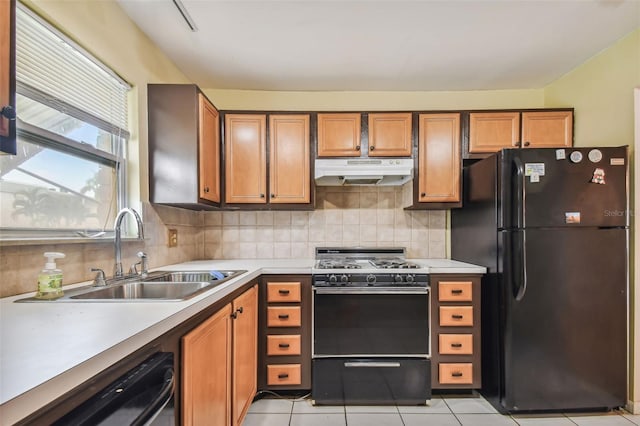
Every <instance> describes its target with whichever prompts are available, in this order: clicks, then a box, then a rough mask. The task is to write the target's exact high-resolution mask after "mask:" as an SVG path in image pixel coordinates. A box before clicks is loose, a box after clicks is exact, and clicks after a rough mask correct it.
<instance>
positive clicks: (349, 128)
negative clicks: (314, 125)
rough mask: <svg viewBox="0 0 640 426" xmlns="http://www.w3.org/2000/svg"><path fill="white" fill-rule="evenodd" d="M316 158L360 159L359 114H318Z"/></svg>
mask: <svg viewBox="0 0 640 426" xmlns="http://www.w3.org/2000/svg"><path fill="white" fill-rule="evenodd" d="M318 157H360V114H359V113H339V114H318Z"/></svg>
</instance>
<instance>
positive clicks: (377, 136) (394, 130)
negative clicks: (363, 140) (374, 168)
mask: <svg viewBox="0 0 640 426" xmlns="http://www.w3.org/2000/svg"><path fill="white" fill-rule="evenodd" d="M410 156H411V113H393V114H369V157H410Z"/></svg>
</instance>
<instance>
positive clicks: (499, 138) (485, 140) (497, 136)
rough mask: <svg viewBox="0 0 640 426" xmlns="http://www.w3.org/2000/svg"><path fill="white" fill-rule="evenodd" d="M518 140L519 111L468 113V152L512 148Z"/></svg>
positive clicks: (516, 144)
mask: <svg viewBox="0 0 640 426" xmlns="http://www.w3.org/2000/svg"><path fill="white" fill-rule="evenodd" d="M519 141H520V113H519V112H479V113H475V112H472V113H470V114H469V152H470V153H486V152H496V151H500V150H501V149H502V148H513V147H516V146H518V142H519Z"/></svg>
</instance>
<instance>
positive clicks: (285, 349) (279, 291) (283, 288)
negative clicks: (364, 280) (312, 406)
mask: <svg viewBox="0 0 640 426" xmlns="http://www.w3.org/2000/svg"><path fill="white" fill-rule="evenodd" d="M261 286H262V290H261V291H260V294H261V297H260V308H259V313H260V318H259V323H260V330H259V335H258V354H259V355H258V389H260V390H272V391H280V390H298V389H311V277H310V276H308V275H266V276H264V277H263V278H262V283H261Z"/></svg>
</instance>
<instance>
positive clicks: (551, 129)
mask: <svg viewBox="0 0 640 426" xmlns="http://www.w3.org/2000/svg"><path fill="white" fill-rule="evenodd" d="M522 142H523V145H524V147H525V148H526V147H529V148H562V147H570V146H573V112H572V111H535V112H523V113H522Z"/></svg>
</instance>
